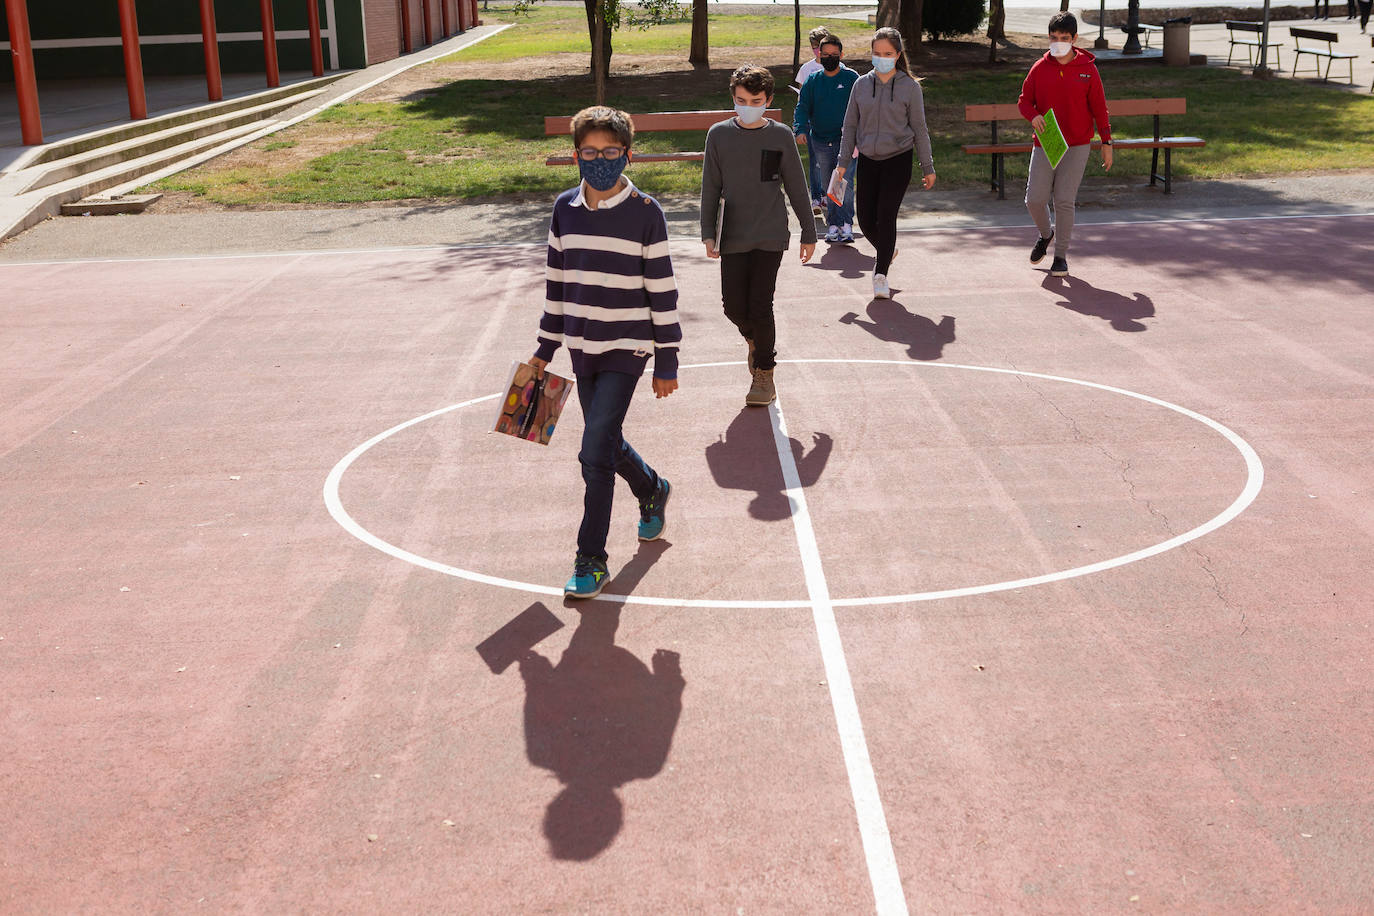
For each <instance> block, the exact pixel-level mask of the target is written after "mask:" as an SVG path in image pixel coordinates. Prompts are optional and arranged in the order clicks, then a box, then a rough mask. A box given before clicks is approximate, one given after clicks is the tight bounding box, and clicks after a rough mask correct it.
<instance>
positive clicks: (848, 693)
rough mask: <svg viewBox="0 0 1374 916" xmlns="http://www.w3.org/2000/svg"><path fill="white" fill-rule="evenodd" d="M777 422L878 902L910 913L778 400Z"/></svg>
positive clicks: (771, 412) (887, 910) (772, 411)
mask: <svg viewBox="0 0 1374 916" xmlns="http://www.w3.org/2000/svg"><path fill="white" fill-rule="evenodd" d="M768 416H769V418H770V419H771V420H772V421H773V442H774V444H775V445H776V446H777V448H778V463H779V464H781V465H782V480H783V488H784V492H785V493H786V494H787V502H788V504H789V505H790V506H791V509H792V526H793V527H794V528H795V529H796V532H797V548H798V549H799V550H800V551H801V561H802V569H803V570H804V571H805V573H806V591H807V594H808V595H809V596H810V598H811V616H812V618H813V619H814V620H815V622H816V637H817V639H818V640H819V642H820V646H821V659H822V661H823V662H824V663H825V682H826V684H827V685H829V687H830V704H831V706H832V707H833V708H834V710H835V723H836V725H837V726H838V727H839V732H840V748H841V749H842V750H843V752H844V768H845V770H846V771H847V772H848V773H849V791H850V792H851V793H852V794H853V796H854V808H855V811H856V813H857V814H858V818H859V836H860V837H861V838H862V839H863V845H864V858H865V859H866V860H867V861H868V878H869V881H871V882H872V884H873V898H874V900H875V901H876V903H877V911H878V912H879V913H882V914H897V913H901V914H905V913H907V912H908V910H907V905H906V894H905V892H904V891H903V890H902V878H901V875H900V874H898V872H897V857H896V855H895V854H894V853H893V851H892V835H891V834H890V833H889V832H888V829H887V817H886V816H885V815H884V814H883V802H882V798H881V797H880V796H879V795H878V780H877V777H875V776H874V774H873V761H872V760H871V759H870V758H869V756H868V742H867V741H866V740H864V729H863V723H862V721H860V719H859V704H858V702H857V701H856V700H855V699H854V685H853V683H852V682H851V681H850V679H849V664H848V663H847V662H846V661H845V658H844V647H843V645H841V643H840V630H839V627H838V626H837V625H836V623H835V610H834V608H833V607H832V605H831V603H830V587H829V586H828V585H827V584H826V582H825V571H824V569H823V568H822V566H821V553H820V548H819V547H818V546H817V545H816V532H815V529H813V528H812V527H811V513H810V511H808V509H807V507H806V494H805V493H804V492H803V490H802V483H801V475H800V474H799V473H798V472H797V462H796V459H795V458H794V457H793V455H792V443H791V442H790V440H789V439H788V437H787V424H786V421H785V420H784V419H783V416H782V407H781V406H780V405H779V403H778V402H777V401H774V402H773V403H772V404H770V405H769V406H768Z"/></svg>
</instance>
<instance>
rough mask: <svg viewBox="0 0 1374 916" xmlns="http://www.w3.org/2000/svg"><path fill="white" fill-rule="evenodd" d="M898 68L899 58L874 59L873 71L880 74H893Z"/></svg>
mask: <svg viewBox="0 0 1374 916" xmlns="http://www.w3.org/2000/svg"><path fill="white" fill-rule="evenodd" d="M896 68H897V58H895V57H875V58H873V69H874V70H877V71H878V72H879V73H891V72H892V71H893V70H895V69H896Z"/></svg>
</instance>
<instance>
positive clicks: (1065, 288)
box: [1040, 276, 1155, 331]
mask: <svg viewBox="0 0 1374 916" xmlns="http://www.w3.org/2000/svg"><path fill="white" fill-rule="evenodd" d="M1040 286H1041V288H1043V289H1047V290H1049V291H1050V292H1054V293H1058V294H1059V295H1061V296H1063V297H1064V298H1063V299H1062V300H1061V301H1059V302H1056V303H1055V305H1058V306H1060V307H1062V308H1066V309H1069V310H1070V311H1074V312H1077V313H1078V314H1080V315H1088V316H1091V317H1093V318H1101V319H1103V320H1104V321H1109V322H1111V325H1112V328H1113V329H1114V330H1117V331H1146V330H1149V328H1148V327H1146V326H1145V325H1144V324H1142V323H1141V321H1140V319H1142V318H1153V317H1154V316H1155V304H1154V303H1153V302H1151V301H1150V297H1149V296H1147V295H1145V294H1144V293H1136V294H1135V298H1133V299H1132V298H1129V297H1127V296H1123V295H1121V294H1120V293H1114V292H1111V291H1110V290H1105V289H1098V288H1097V287H1095V286H1093V285H1092V284H1091V283H1089V282H1088V281H1087V280H1080V279H1079V278H1078V277H1050V276H1047V277H1045V280H1044V282H1043V283H1041V284H1040Z"/></svg>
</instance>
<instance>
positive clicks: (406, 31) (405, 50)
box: [401, 0, 410, 54]
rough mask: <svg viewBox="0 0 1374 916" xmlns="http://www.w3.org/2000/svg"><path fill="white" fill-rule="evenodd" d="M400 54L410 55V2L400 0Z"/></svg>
mask: <svg viewBox="0 0 1374 916" xmlns="http://www.w3.org/2000/svg"><path fill="white" fill-rule="evenodd" d="M401 53H402V54H409V53H410V0H401Z"/></svg>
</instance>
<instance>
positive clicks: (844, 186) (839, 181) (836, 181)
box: [825, 169, 849, 207]
mask: <svg viewBox="0 0 1374 916" xmlns="http://www.w3.org/2000/svg"><path fill="white" fill-rule="evenodd" d="M845 174H848V173H847V172H846V173H845ZM848 191H849V179H848V178H841V177H840V174H839V170H838V169H837V170H835V171H833V172H831V173H830V184H829V186H828V187H826V189H825V196H826V197H829V198H830V199H831V201H833V202H834V204H835V206H837V207H843V206H844V195H845V194H846V193H847V192H848Z"/></svg>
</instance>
